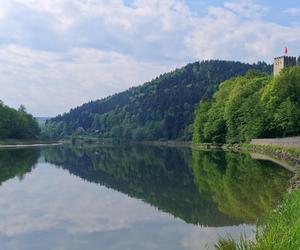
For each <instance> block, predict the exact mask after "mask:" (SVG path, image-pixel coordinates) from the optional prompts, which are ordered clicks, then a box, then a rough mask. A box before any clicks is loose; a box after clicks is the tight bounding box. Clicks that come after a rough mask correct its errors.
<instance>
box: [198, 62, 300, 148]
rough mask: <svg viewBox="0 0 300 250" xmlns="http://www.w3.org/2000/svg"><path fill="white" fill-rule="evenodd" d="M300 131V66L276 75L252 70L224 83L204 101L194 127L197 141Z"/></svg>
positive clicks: (237, 139) (244, 139)
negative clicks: (211, 96) (210, 97)
mask: <svg viewBox="0 0 300 250" xmlns="http://www.w3.org/2000/svg"><path fill="white" fill-rule="evenodd" d="M299 134H300V67H299V66H296V67H290V68H286V69H284V70H283V71H282V72H281V73H280V75H278V76H276V77H273V76H270V75H266V74H264V73H261V72H256V71H249V72H248V73H247V74H246V75H244V76H240V77H236V78H233V79H230V80H227V81H225V82H223V83H222V84H221V85H220V87H219V90H218V91H217V92H216V93H215V94H214V96H213V98H212V99H211V100H202V101H201V102H200V105H199V107H198V109H197V111H196V118H195V122H194V127H193V142H194V143H239V142H249V141H250V140H251V139H253V138H265V137H266V138H267V137H284V136H295V135H299Z"/></svg>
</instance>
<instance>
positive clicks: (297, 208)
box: [254, 187, 300, 250]
mask: <svg viewBox="0 0 300 250" xmlns="http://www.w3.org/2000/svg"><path fill="white" fill-rule="evenodd" d="M254 249H274V250H277V249H278V250H281V249H289V250H299V249H300V188H299V187H298V188H297V189H295V190H294V191H293V192H292V193H290V194H288V195H287V196H286V199H285V200H284V202H283V204H282V205H281V206H280V207H279V208H278V210H277V211H274V212H271V214H270V216H269V217H268V219H267V220H266V223H265V229H264V232H263V234H262V235H260V236H258V239H257V244H256V245H255V248H254Z"/></svg>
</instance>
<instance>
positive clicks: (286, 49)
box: [284, 47, 288, 55]
mask: <svg viewBox="0 0 300 250" xmlns="http://www.w3.org/2000/svg"><path fill="white" fill-rule="evenodd" d="M284 53H285V54H286V55H287V53H288V48H287V47H285V49H284Z"/></svg>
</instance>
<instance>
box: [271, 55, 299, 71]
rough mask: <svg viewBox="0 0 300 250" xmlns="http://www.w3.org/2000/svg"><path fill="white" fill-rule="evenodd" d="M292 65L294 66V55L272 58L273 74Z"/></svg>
mask: <svg viewBox="0 0 300 250" xmlns="http://www.w3.org/2000/svg"><path fill="white" fill-rule="evenodd" d="M292 66H296V57H293V56H280V57H276V58H274V76H277V75H279V73H280V71H281V70H282V69H284V68H288V67H292Z"/></svg>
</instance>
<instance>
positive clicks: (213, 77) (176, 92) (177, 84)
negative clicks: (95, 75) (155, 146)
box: [45, 60, 272, 140]
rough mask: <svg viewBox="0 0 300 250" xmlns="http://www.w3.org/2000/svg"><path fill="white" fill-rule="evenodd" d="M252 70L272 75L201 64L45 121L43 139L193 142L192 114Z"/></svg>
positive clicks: (242, 65)
mask: <svg viewBox="0 0 300 250" xmlns="http://www.w3.org/2000/svg"><path fill="white" fill-rule="evenodd" d="M249 69H257V70H262V71H264V72H267V73H270V72H271V70H272V69H271V66H270V65H267V64H266V63H258V64H245V63H240V62H231V61H219V60H211V61H203V62H195V63H192V64H188V65H186V66H185V67H183V68H181V69H176V70H175V71H172V72H170V73H166V74H163V75H161V76H159V77H157V78H156V79H154V80H152V81H150V82H147V83H145V84H143V85H142V86H139V87H134V88H130V89H128V90H127V91H124V92H121V93H119V94H115V95H113V96H110V97H107V98H105V99H102V100H97V101H92V102H89V103H86V104H83V105H82V106H80V107H77V108H75V109H71V111H70V112H69V113H66V114H63V115H59V116H57V117H55V118H53V119H51V120H50V121H48V122H47V126H46V128H45V134H46V135H47V136H49V137H51V138H61V137H65V136H69V135H72V134H74V133H84V134H93V135H97V136H99V137H109V138H124V139H133V140H157V139H161V138H164V139H184V140H189V139H191V124H192V123H193V119H194V111H195V108H196V107H197V105H198V103H199V101H200V100H201V99H202V98H203V97H210V96H212V94H213V93H214V92H215V90H216V89H217V87H218V85H219V84H220V83H221V82H223V81H224V80H226V79H229V78H231V77H233V76H237V75H242V74H245V73H246V72H247V71H248V70H249Z"/></svg>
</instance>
